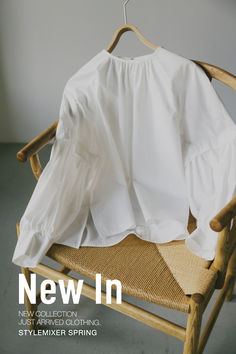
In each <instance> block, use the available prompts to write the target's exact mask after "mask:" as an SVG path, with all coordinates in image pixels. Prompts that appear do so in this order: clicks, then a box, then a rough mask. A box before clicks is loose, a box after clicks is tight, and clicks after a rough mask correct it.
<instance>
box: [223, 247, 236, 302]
mask: <svg viewBox="0 0 236 354" xmlns="http://www.w3.org/2000/svg"><path fill="white" fill-rule="evenodd" d="M227 275H231V276H233V277H234V281H232V283H231V285H230V287H229V290H228V292H227V295H226V297H225V301H230V300H231V299H232V295H233V290H234V285H235V280H236V247H235V249H234V251H233V253H232V256H231V257H230V260H229V264H228V269H227Z"/></svg>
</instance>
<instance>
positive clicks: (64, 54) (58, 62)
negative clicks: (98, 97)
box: [0, 0, 236, 142]
mask: <svg viewBox="0 0 236 354" xmlns="http://www.w3.org/2000/svg"><path fill="white" fill-rule="evenodd" d="M122 11H123V10H122V1H121V0H99V1H96V0H0V53H1V54H0V105H1V113H0V119H1V123H0V141H2V142H27V141H29V140H30V139H32V138H33V137H35V136H36V135H37V134H39V133H40V132H41V131H42V130H44V129H45V128H47V127H48V126H49V125H50V124H52V123H53V122H54V121H55V120H56V119H57V118H58V113H59V106H60V101H61V95H62V90H63V88H64V85H65V83H66V81H67V80H68V79H69V78H70V76H71V75H73V74H74V73H75V72H76V71H77V70H78V69H79V68H80V67H81V66H82V65H83V64H85V63H86V62H87V61H88V60H90V59H91V58H92V57H93V56H94V55H96V54H97V53H98V52H99V51H100V50H101V49H102V48H106V47H107V45H108V43H109V42H110V41H111V38H112V36H113V33H114V31H115V30H116V29H117V28H118V27H119V26H120V25H121V24H123V23H124V19H123V12H122ZM127 15H128V23H132V24H134V25H136V26H137V27H138V28H139V29H140V31H141V32H142V33H143V35H144V36H145V37H147V38H148V39H149V40H150V41H152V42H154V43H156V44H157V45H162V46H164V47H165V48H166V49H169V50H171V51H173V52H176V53H178V54H180V55H183V56H185V57H186V58H189V59H198V60H202V61H206V62H209V63H212V64H215V65H218V66H220V67H222V68H224V69H225V70H227V71H230V72H231V73H234V74H236V41H235V34H236V20H235V18H236V1H235V0H224V1H223V0H199V1H197V0H195V1H193V0H178V1H173V0H172V1H171V0H159V1H157V0H145V1H144V0H130V2H129V4H128V5H127ZM149 52H150V49H149V48H147V47H145V46H144V45H143V44H142V43H141V42H139V40H138V39H137V38H136V36H135V34H134V33H131V32H128V33H125V34H124V35H123V36H122V38H121V40H120V42H119V44H118V46H117V47H116V48H115V50H114V52H113V53H114V54H115V55H124V56H132V55H143V54H147V53H149ZM213 84H214V87H215V88H216V90H217V91H218V93H219V94H220V96H221V97H222V99H223V101H224V102H225V105H226V106H227V108H228V111H229V113H230V114H231V116H232V118H233V119H234V120H235V121H236V92H234V91H233V90H231V89H230V88H228V87H225V85H223V84H221V83H216V82H214V83H213Z"/></svg>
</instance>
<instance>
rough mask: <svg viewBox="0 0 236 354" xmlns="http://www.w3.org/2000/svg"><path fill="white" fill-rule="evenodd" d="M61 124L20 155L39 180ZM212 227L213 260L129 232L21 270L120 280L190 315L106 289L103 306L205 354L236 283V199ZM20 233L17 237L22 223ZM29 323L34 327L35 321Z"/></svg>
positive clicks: (56, 249) (216, 72)
mask: <svg viewBox="0 0 236 354" xmlns="http://www.w3.org/2000/svg"><path fill="white" fill-rule="evenodd" d="M194 62H195V63H196V64H197V65H200V66H201V67H202V68H203V69H204V71H205V72H206V74H207V76H208V77H209V79H210V80H211V79H212V78H214V79H217V80H219V81H221V82H223V83H224V84H226V85H228V86H230V87H231V88H233V89H234V90H236V77H235V76H233V75H232V74H230V73H228V72H227V71H225V70H222V69H221V68H219V67H217V66H214V65H211V64H207V63H204V62H201V61H196V60H194ZM57 124H58V120H57V121H56V122H55V123H54V124H53V125H51V126H50V127H49V128H48V129H47V130H45V131H44V132H43V133H42V134H40V135H39V136H38V137H36V138H35V139H34V140H32V141H31V142H30V143H29V144H27V145H26V146H25V147H23V148H22V149H21V150H20V151H19V152H18V153H17V158H18V160H19V161H21V162H25V161H27V160H28V159H29V160H30V164H31V167H32V171H33V173H34V175H35V177H36V179H38V178H39V176H40V174H41V173H42V170H43V168H42V167H41V164H40V160H39V156H38V152H39V150H41V149H42V148H43V147H44V146H45V145H46V144H48V143H49V141H50V140H51V139H53V137H54V136H55V133H56V129H57ZM231 222H232V223H231ZM232 224H233V226H232ZM210 226H211V228H212V229H213V230H214V231H215V232H218V233H219V237H218V244H217V250H216V256H215V259H214V260H213V261H212V262H208V261H205V260H203V259H202V258H199V257H197V256H195V255H193V254H192V253H191V252H190V251H188V250H187V248H186V247H185V244H184V242H183V241H173V242H170V243H168V244H165V245H163V244H162V245H156V244H154V243H151V242H147V241H143V240H141V239H139V238H137V237H136V236H135V235H132V234H131V235H129V236H128V237H126V238H125V239H124V240H123V241H121V242H120V243H118V244H116V245H114V246H112V247H81V248H80V249H74V248H71V247H67V246H63V245H59V244H54V245H53V246H52V247H51V248H50V250H49V251H48V253H47V256H48V257H50V258H51V259H53V260H55V261H57V262H58V263H60V264H61V266H62V267H61V269H60V270H59V271H57V270H55V269H52V268H50V267H48V266H46V265H43V264H39V265H38V266H37V267H36V268H22V269H21V271H22V273H23V274H25V276H26V279H27V281H28V282H29V283H30V274H31V273H36V274H40V275H41V276H43V277H45V278H48V279H51V280H53V281H55V282H56V283H57V282H58V280H59V279H63V280H64V281H65V284H66V282H67V281H68V280H69V279H72V280H73V281H74V282H75V283H76V282H77V280H76V279H75V278H72V277H70V276H69V275H68V273H69V272H70V270H73V271H75V272H77V273H80V274H82V275H84V276H86V277H88V278H90V279H93V280H94V279H95V274H96V273H101V275H102V281H103V283H105V280H106V279H119V280H120V281H121V282H122V289H123V292H124V293H126V294H128V295H132V296H134V297H137V298H140V299H144V300H146V301H150V302H152V303H154V304H158V305H161V306H165V307H168V308H171V309H173V310H178V311H182V312H185V313H187V315H188V316H187V326H186V328H183V327H181V326H179V325H177V324H175V323H172V322H170V321H167V320H166V319H164V318H161V317H159V316H156V315H154V314H151V313H150V312H147V311H145V310H143V309H141V308H139V307H137V306H134V305H131V304H129V303H128V302H125V301H122V304H120V305H119V304H117V303H116V301H115V298H114V297H113V298H112V303H111V304H106V296H105V294H104V293H103V294H102V303H103V304H104V305H106V306H109V307H111V308H112V309H114V310H116V311H119V312H121V313H124V314H126V315H127V316H129V317H132V318H134V319H136V320H138V321H141V322H144V323H145V324H147V325H149V326H151V327H154V328H156V329H158V330H161V331H163V332H165V333H168V334H170V335H172V336H174V337H176V338H178V339H180V340H182V341H184V343H185V344H184V354H191V353H192V354H195V353H202V352H203V350H204V347H205V345H206V343H207V340H208V338H209V335H210V333H211V330H212V328H213V326H214V324H215V321H216V319H217V316H218V314H219V312H220V309H221V307H222V305H223V302H224V301H225V300H226V301H227V300H230V299H231V296H232V292H233V287H234V284H235V278H236V198H234V199H233V200H232V201H231V202H230V203H228V205H226V206H225V207H224V208H223V209H222V210H221V211H219V213H218V214H217V215H216V216H215V217H214V218H213V219H212V220H211V222H210ZM195 228H196V220H195V219H194V218H193V216H192V215H191V213H190V215H189V224H188V230H189V232H192V231H193V230H194V229H195ZM17 234H18V236H19V222H18V223H17ZM117 259H119V262H118V263H117ZM186 262H187V263H188V264H187V265H186ZM183 267H184V271H185V270H186V269H190V270H191V275H190V276H189V275H188V276H187V275H183V273H185V272H183V271H182V272H181V270H183ZM184 277H186V278H185V279H184ZM195 279H197V281H196V282H195V289H196V290H195V291H194V293H192V294H186V291H184V290H183V289H182V288H181V286H180V284H181V281H182V282H187V283H188V284H189V282H191V281H194V280H195ZM200 289H201V290H200ZM215 289H221V291H220V293H219V296H218V298H217V301H216V303H215V306H214V308H213V310H212V313H211V315H210V317H209V320H208V322H207V324H206V327H205V329H204V331H203V332H202V335H201V337H200V328H201V320H202V315H203V313H204V311H205V309H206V307H207V304H208V302H209V300H210V299H211V296H212V294H213V292H214V290H215ZM82 294H83V295H84V296H87V297H89V298H91V299H94V300H95V289H94V288H93V287H92V286H89V285H87V284H84V286H83V291H82ZM25 300H26V309H27V310H36V309H37V306H38V305H39V304H40V293H38V295H37V304H36V305H32V304H30V302H29V299H28V298H27V296H26V297H25ZM29 318H30V319H33V318H34V317H33V316H32V317H30V316H29ZM29 327H30V329H33V328H35V326H34V325H33V324H31V325H30V326H29Z"/></svg>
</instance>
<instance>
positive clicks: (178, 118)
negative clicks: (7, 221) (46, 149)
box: [13, 46, 236, 267]
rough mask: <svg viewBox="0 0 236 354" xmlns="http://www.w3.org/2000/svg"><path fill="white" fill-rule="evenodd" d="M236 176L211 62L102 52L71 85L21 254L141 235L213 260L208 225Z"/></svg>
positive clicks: (26, 217)
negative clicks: (192, 221) (207, 68)
mask: <svg viewBox="0 0 236 354" xmlns="http://www.w3.org/2000/svg"><path fill="white" fill-rule="evenodd" d="M235 182H236V125H235V123H234V122H233V121H232V119H231V117H230V115H229V113H228V112H227V110H226V108H225V106H224V104H223V102H222V101H221V98H220V97H219V96H218V94H217V93H216V91H215V90H214V88H213V86H212V84H211V82H210V80H209V79H208V77H207V75H206V74H205V72H204V70H203V69H202V68H201V67H200V66H198V65H197V64H195V63H194V62H192V61H191V60H189V59H186V58H184V57H182V56H181V55H178V54H175V53H173V52H171V51H169V50H167V49H165V48H164V47H163V46H161V47H158V48H157V49H156V50H155V51H154V52H152V53H151V54H147V55H143V56H139V57H135V58H127V57H118V56H115V55H113V54H111V53H109V52H107V51H106V50H105V49H102V50H101V51H100V52H99V53H98V54H96V55H95V56H94V57H93V58H92V59H91V60H90V61H89V62H87V63H86V64H85V65H84V66H82V67H81V68H80V69H79V70H78V71H77V72H76V73H75V74H74V75H73V76H72V77H71V78H70V79H69V80H68V81H67V83H66V85H65V89H64V92H63V95H62V102H61V107H60V115H59V124H58V127H57V131H56V137H55V141H54V144H53V146H52V150H51V154H50V159H49V161H48V163H47V165H46V167H45V169H44V171H43V173H42V174H41V176H40V178H39V180H38V182H37V185H36V187H35V189H34V191H33V194H32V196H31V198H30V201H29V203H28V205H27V208H26V210H25V212H24V214H23V216H22V218H21V220H20V236H19V239H18V242H17V245H16V248H15V252H14V255H13V262H14V263H15V264H17V265H20V266H23V267H35V266H36V265H37V264H38V263H39V262H40V261H41V259H42V257H43V256H44V255H45V254H46V252H47V251H48V249H49V248H50V247H51V245H52V244H53V243H59V244H63V245H67V246H71V247H76V248H78V247H80V246H99V247H100V246H111V245H114V244H116V243H118V242H120V241H121V240H122V239H123V238H124V237H126V236H127V235H128V234H130V233H134V234H136V235H137V236H138V237H140V238H141V239H143V240H147V241H150V242H156V243H159V242H161V243H163V242H169V241H172V240H181V239H185V242H186V246H187V247H188V248H189V249H190V250H191V251H192V252H193V253H195V254H196V255H198V256H200V257H203V258H205V259H208V260H212V259H213V258H214V255H215V248H216V243H217V236H218V234H217V233H216V232H214V231H212V230H211V229H210V226H209V221H210V220H211V218H212V217H213V216H215V214H217V212H218V211H219V210H220V209H221V208H223V207H224V206H225V204H226V203H228V202H229V201H230V200H231V199H232V198H233V196H234V195H235V194H236V183H235ZM189 208H190V209H191V212H192V214H193V216H194V217H195V218H196V219H197V229H196V230H195V231H193V232H192V233H191V234H189V232H188V230H187V224H188V216H189Z"/></svg>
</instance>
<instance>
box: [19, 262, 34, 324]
mask: <svg viewBox="0 0 236 354" xmlns="http://www.w3.org/2000/svg"><path fill="white" fill-rule="evenodd" d="M21 272H22V274H24V276H25V279H26V281H27V283H28V285H29V286H30V271H29V269H28V268H21ZM25 308H26V311H27V317H28V327H29V330H36V329H37V316H36V311H37V304H31V302H30V301H29V298H28V296H27V294H26V292H25Z"/></svg>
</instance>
